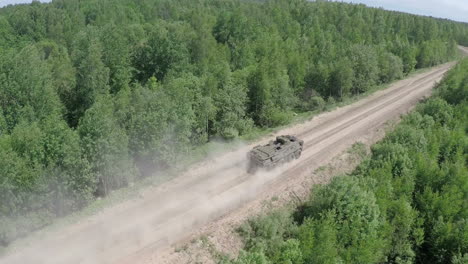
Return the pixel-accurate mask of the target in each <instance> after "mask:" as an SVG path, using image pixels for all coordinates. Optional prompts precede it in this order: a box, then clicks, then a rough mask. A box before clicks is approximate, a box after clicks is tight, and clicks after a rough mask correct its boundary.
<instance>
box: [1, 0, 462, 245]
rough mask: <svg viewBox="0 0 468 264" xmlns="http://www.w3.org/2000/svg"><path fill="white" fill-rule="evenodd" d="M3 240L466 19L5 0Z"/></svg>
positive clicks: (284, 115) (416, 61)
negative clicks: (9, 0) (10, 0)
mask: <svg viewBox="0 0 468 264" xmlns="http://www.w3.org/2000/svg"><path fill="white" fill-rule="evenodd" d="M0 36H1V37H0V201H1V203H0V241H1V242H3V243H7V242H8V241H11V240H12V239H14V238H15V237H17V236H18V235H22V234H24V233H25V232H27V231H28V230H30V229H31V228H37V227H40V226H43V225H45V224H47V223H49V222H50V219H52V218H54V217H56V216H62V215H65V214H68V213H70V212H71V211H73V210H76V209H79V208H81V207H83V206H85V205H86V204H88V203H89V201H91V200H92V199H94V198H95V197H96V196H103V195H106V194H107V193H108V192H109V191H111V190H114V189H117V188H121V187H125V186H127V185H129V184H130V183H131V182H132V181H135V180H137V179H139V178H141V177H144V176H147V175H149V174H151V173H152V172H153V171H154V170H155V168H158V169H165V168H168V167H170V166H171V164H174V161H176V160H177V158H178V157H180V155H186V154H187V153H189V151H190V150H191V149H192V148H193V146H197V145H201V144H204V143H206V142H207V141H209V140H210V139H211V138H213V137H219V138H225V139H232V138H235V137H238V136H240V135H243V134H246V133H249V131H250V130H251V129H252V128H253V127H255V126H258V127H269V126H276V125H281V124H285V123H287V122H288V121H289V120H290V118H291V116H292V115H293V113H294V112H298V111H313V110H320V109H321V108H323V106H324V105H325V104H326V103H327V102H333V101H336V100H342V99H343V98H346V97H349V96H353V95H357V94H360V93H363V92H366V91H368V90H369V89H370V88H372V87H373V86H375V85H378V84H381V83H386V82H390V81H392V80H395V79H399V78H401V77H403V76H404V75H406V74H408V73H410V72H412V71H414V70H415V69H417V68H423V67H429V66H433V65H436V64H439V63H442V62H445V61H447V60H450V59H452V58H454V57H455V55H456V44H457V43H459V44H465V45H468V26H467V25H466V24H462V23H456V22H452V21H448V20H440V19H433V18H428V17H419V16H414V15H409V14H403V13H397V12H389V11H384V10H380V9H374V8H367V7H365V6H363V5H350V4H344V3H335V2H307V1H305V0H293V1H287V0H271V1H241V0H196V1H194V0H180V1H173V0H138V1H137V0H80V1H77V0H54V1H53V2H52V3H49V4H41V3H38V2H33V3H32V4H30V5H17V6H9V7H6V8H2V9H0Z"/></svg>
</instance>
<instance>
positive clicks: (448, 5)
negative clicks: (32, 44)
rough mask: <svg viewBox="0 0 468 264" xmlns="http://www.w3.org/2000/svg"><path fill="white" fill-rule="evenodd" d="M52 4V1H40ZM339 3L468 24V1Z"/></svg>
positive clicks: (13, 0)
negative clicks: (380, 8)
mask: <svg viewBox="0 0 468 264" xmlns="http://www.w3.org/2000/svg"><path fill="white" fill-rule="evenodd" d="M31 1H32V0H0V7H3V6H6V5H11V4H24V3H31ZM40 1H41V2H50V1H51V0H40ZM333 1H338V2H350V3H362V4H366V5H368V6H373V7H382V8H384V9H388V10H396V11H402V12H406V13H412V14H418V15H425V16H433V17H439V18H448V19H451V20H456V21H461V22H468V0H333Z"/></svg>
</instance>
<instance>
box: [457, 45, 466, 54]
mask: <svg viewBox="0 0 468 264" xmlns="http://www.w3.org/2000/svg"><path fill="white" fill-rule="evenodd" d="M458 49H459V50H460V51H461V52H462V53H463V54H464V55H465V56H468V48H467V47H463V46H458Z"/></svg>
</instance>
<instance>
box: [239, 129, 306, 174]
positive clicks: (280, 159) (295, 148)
mask: <svg viewBox="0 0 468 264" xmlns="http://www.w3.org/2000/svg"><path fill="white" fill-rule="evenodd" d="M303 145H304V141H302V140H300V139H298V138H296V137H295V136H289V135H286V136H279V137H276V140H275V141H270V142H269V143H268V144H266V145H264V146H256V147H254V148H253V149H252V150H251V151H250V152H249V153H248V154H247V158H248V162H249V164H248V169H247V171H248V172H249V173H255V172H256V171H257V170H258V169H266V170H271V169H273V168H275V167H276V166H278V165H281V164H284V163H287V162H289V161H291V160H294V159H298V158H299V157H300V156H301V153H302V148H303Z"/></svg>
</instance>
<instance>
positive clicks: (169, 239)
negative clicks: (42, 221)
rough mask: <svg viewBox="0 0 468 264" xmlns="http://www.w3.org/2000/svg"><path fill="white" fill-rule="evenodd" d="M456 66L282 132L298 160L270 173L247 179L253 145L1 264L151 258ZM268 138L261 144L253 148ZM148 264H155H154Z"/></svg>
mask: <svg viewBox="0 0 468 264" xmlns="http://www.w3.org/2000/svg"><path fill="white" fill-rule="evenodd" d="M453 65H454V64H453V63H449V64H445V65H441V66H439V67H437V68H433V69H431V70H430V71H427V72H424V73H421V74H418V75H415V76H413V77H411V78H409V79H406V80H402V81H399V82H396V83H395V84H393V85H392V86H391V87H389V88H388V89H385V90H382V91H379V92H376V93H375V94H373V95H371V96H369V97H367V98H365V99H363V100H361V101H359V102H356V103H354V104H352V105H349V106H346V107H342V108H339V109H337V110H335V111H333V112H329V113H325V114H322V115H320V116H317V117H315V118H314V119H313V120H311V121H307V122H305V123H303V124H299V125H296V126H294V127H291V128H288V129H285V130H283V131H280V132H279V133H277V134H283V133H284V134H295V135H298V136H299V137H300V138H301V139H303V140H304V141H305V148H304V151H303V153H302V156H301V158H300V159H299V160H297V161H294V162H293V163H291V164H288V165H285V166H283V167H282V168H279V169H277V170H276V171H273V172H271V173H262V172H260V173H257V174H256V175H253V176H252V175H248V174H246V173H245V153H246V152H247V151H248V150H249V149H250V148H251V147H252V145H249V146H244V147H242V148H239V149H238V150H236V151H233V152H230V153H226V154H225V155H222V156H219V157H215V158H212V159H210V160H208V161H205V162H202V163H201V164H199V165H197V166H196V167H194V168H192V169H191V170H189V172H187V173H185V174H183V175H181V176H180V177H178V178H176V179H174V180H172V181H170V182H167V183H165V184H163V185H160V186H158V187H152V188H148V189H146V190H144V191H143V192H142V194H141V197H140V198H138V199H134V200H132V201H128V202H125V203H123V204H120V205H118V206H116V207H114V208H109V209H106V210H104V211H103V212H102V213H100V214H98V215H96V216H93V217H90V218H88V219H85V220H83V221H81V222H80V223H77V224H73V225H71V226H69V227H66V228H64V229H62V230H61V231H60V232H56V233H52V234H48V235H47V236H46V237H45V238H41V239H40V241H37V242H32V243H31V245H30V246H28V247H25V248H23V249H21V250H19V251H13V252H10V254H9V255H8V256H4V257H1V258H0V262H1V263H5V264H10V263H11V264H13V263H14V264H23V263H35V264H40V263H47V264H55V263H67V264H74V263H90V264H91V263H93V264H94V263H139V261H140V260H137V259H136V258H133V257H132V256H135V255H138V254H139V253H138V252H141V251H142V250H148V249H150V250H151V251H152V252H153V254H154V252H157V251H158V250H163V249H164V248H166V247H168V246H169V245H171V244H172V243H174V242H177V241H179V240H181V239H183V238H185V237H187V236H188V235H190V234H191V233H192V232H193V231H194V230H196V229H197V228H199V227H201V226H203V225H205V224H206V223H208V222H210V221H212V220H213V219H216V218H219V217H220V216H222V215H224V214H226V213H228V212H230V211H232V210H234V209H236V208H239V207H240V206H242V205H243V204H245V203H246V202H248V201H251V200H253V199H255V198H256V196H257V195H258V194H259V193H261V192H263V191H265V189H266V188H268V186H269V185H271V184H274V183H275V182H278V181H288V178H291V177H295V176H297V175H298V174H302V173H310V171H311V170H313V169H315V168H317V167H318V166H320V165H322V164H323V162H326V161H327V160H329V159H330V158H332V157H333V156H335V155H337V154H338V153H339V152H341V151H342V150H344V149H346V148H347V147H349V146H351V145H352V144H353V143H354V142H355V141H356V139H357V138H358V137H360V136H362V135H365V134H367V133H372V131H373V130H374V129H375V128H377V127H381V126H382V125H383V124H384V123H385V122H386V121H388V120H390V119H393V118H395V117H398V116H399V115H401V114H403V113H406V112H407V111H408V110H409V109H410V108H411V107H412V106H414V105H415V104H416V103H417V102H418V101H419V100H420V99H421V98H423V97H424V96H427V95H428V94H430V92H431V88H432V87H433V86H434V84H435V83H436V82H437V81H439V80H440V79H441V78H442V77H443V74H444V73H445V72H446V71H447V70H448V69H449V68H450V67H452V66H453ZM269 139H271V137H269V138H268V139H264V140H262V141H259V142H256V144H260V143H264V142H265V141H267V140H269ZM153 263H157V261H156V262H153Z"/></svg>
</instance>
